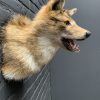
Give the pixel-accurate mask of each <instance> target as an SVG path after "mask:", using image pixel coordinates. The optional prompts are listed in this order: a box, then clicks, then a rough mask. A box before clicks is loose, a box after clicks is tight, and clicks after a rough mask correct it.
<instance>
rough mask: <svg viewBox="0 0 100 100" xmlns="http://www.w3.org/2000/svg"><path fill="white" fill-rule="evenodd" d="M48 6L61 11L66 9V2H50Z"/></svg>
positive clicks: (60, 0)
mask: <svg viewBox="0 0 100 100" xmlns="http://www.w3.org/2000/svg"><path fill="white" fill-rule="evenodd" d="M48 4H49V5H50V7H51V10H61V9H63V7H64V4H65V0H49V2H48ZM48 4H47V5H48Z"/></svg>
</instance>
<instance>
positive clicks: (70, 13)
mask: <svg viewBox="0 0 100 100" xmlns="http://www.w3.org/2000/svg"><path fill="white" fill-rule="evenodd" d="M76 12H77V8H73V9H70V10H68V14H69V15H70V16H72V15H74V14H75V13H76Z"/></svg>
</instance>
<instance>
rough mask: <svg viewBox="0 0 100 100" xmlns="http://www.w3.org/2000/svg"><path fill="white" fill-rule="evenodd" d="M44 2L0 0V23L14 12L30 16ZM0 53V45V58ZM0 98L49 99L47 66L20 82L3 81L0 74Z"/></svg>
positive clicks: (48, 71)
mask: <svg viewBox="0 0 100 100" xmlns="http://www.w3.org/2000/svg"><path fill="white" fill-rule="evenodd" d="M44 3H46V0H0V25H2V24H3V23H4V22H5V21H6V20H7V19H9V18H10V17H11V16H12V15H13V14H16V13H21V14H25V15H27V16H29V17H30V18H32V17H33V16H34V15H35V14H36V12H38V10H39V9H40V7H41V6H42V5H43V4H44ZM1 55H2V54H1V47H0V59H1ZM1 60H2V59H1ZM0 100H51V94H50V70H49V67H47V66H45V67H44V68H43V69H42V71H41V72H40V73H38V74H37V75H35V76H30V77H29V78H27V79H25V80H23V81H22V82H13V81H12V82H9V81H5V80H4V79H3V77H2V75H1V74H0Z"/></svg>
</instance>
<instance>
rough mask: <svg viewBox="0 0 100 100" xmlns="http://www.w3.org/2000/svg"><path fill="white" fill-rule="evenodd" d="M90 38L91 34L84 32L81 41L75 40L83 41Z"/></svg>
mask: <svg viewBox="0 0 100 100" xmlns="http://www.w3.org/2000/svg"><path fill="white" fill-rule="evenodd" d="M90 36H91V33H90V32H86V34H85V35H84V37H83V38H81V39H77V41H83V40H85V39H87V38H89V37H90Z"/></svg>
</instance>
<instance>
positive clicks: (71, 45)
mask: <svg viewBox="0 0 100 100" xmlns="http://www.w3.org/2000/svg"><path fill="white" fill-rule="evenodd" d="M70 48H71V49H72V50H73V51H78V52H79V51H80V49H79V45H77V44H75V43H74V42H70Z"/></svg>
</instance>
